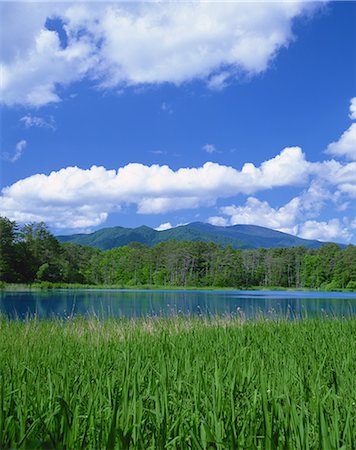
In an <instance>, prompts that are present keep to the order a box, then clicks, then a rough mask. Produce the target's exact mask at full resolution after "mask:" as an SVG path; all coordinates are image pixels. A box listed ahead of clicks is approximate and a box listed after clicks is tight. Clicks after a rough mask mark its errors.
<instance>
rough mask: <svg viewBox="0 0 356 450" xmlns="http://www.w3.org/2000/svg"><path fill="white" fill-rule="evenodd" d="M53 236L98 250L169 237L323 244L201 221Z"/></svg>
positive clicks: (253, 244)
mask: <svg viewBox="0 0 356 450" xmlns="http://www.w3.org/2000/svg"><path fill="white" fill-rule="evenodd" d="M57 238H58V240H59V241H61V242H74V243H77V244H81V245H87V246H90V247H96V248H100V249H102V250H107V249H110V248H114V247H121V246H123V245H127V244H129V243H130V242H140V243H141V244H145V245H148V246H152V245H155V244H158V243H159V242H164V241H169V240H177V241H202V242H215V243H216V244H219V245H224V246H225V245H231V246H232V247H233V248H241V249H248V248H250V249H252V248H278V247H285V248H286V247H296V246H299V245H302V246H304V247H308V248H318V247H320V246H321V245H322V244H323V243H322V242H319V241H314V240H308V239H301V238H298V237H297V236H293V235H291V234H287V233H281V232H280V231H275V230H271V229H269V228H265V227H259V226H256V225H234V226H230V227H218V226H214V225H210V224H207V223H201V222H194V223H190V224H188V225H181V226H179V227H176V228H171V229H169V230H164V231H156V230H154V229H153V228H150V227H146V226H141V227H138V228H124V227H113V228H103V229H101V230H98V231H95V232H94V233H90V234H73V235H70V236H57Z"/></svg>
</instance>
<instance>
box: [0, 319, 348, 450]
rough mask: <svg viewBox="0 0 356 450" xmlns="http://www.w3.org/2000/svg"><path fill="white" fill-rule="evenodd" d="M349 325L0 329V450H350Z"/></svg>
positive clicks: (24, 325)
mask: <svg viewBox="0 0 356 450" xmlns="http://www.w3.org/2000/svg"><path fill="white" fill-rule="evenodd" d="M355 374H356V319H344V320H342V319H330V320H328V319H325V320H310V319H307V320H304V321H294V322H287V321H284V320H281V321H278V320H275V321H267V320H261V321H258V322H252V323H241V321H240V320H238V319H229V318H224V319H210V320H203V319H193V318H190V319H184V318H179V317H177V318H172V319H145V320H136V321H114V320H106V321H102V322H100V321H97V320H95V319H89V320H84V319H74V320H68V321H66V322H60V321H36V320H29V321H27V322H20V321H7V320H4V319H3V320H1V321H0V448H22V449H30V448H56V449H58V448H66V449H87V448H95V449H105V448H107V449H112V448H117V449H129V448H137V449H254V448H261V449H278V448H280V449H286V448H289V449H308V448H312V449H316V448H323V449H352V448H355V446H356V438H355V437H356V376H355Z"/></svg>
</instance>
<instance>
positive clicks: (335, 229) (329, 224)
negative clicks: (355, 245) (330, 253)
mask: <svg viewBox="0 0 356 450" xmlns="http://www.w3.org/2000/svg"><path fill="white" fill-rule="evenodd" d="M299 236H300V237H303V238H305V239H317V240H320V241H334V240H336V241H337V240H341V241H343V242H349V241H350V239H351V237H352V234H351V233H350V231H349V229H348V228H347V227H346V226H344V225H342V223H341V222H340V220H339V219H331V220H329V221H325V222H324V221H322V222H318V221H316V220H308V221H306V222H304V223H303V224H302V225H301V226H300V231H299Z"/></svg>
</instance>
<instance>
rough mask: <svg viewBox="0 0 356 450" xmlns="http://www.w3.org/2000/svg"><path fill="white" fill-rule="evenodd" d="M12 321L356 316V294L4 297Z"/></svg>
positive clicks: (0, 303) (1, 307)
mask: <svg viewBox="0 0 356 450" xmlns="http://www.w3.org/2000/svg"><path fill="white" fill-rule="evenodd" d="M0 314H1V315H3V316H6V317H7V318H10V319H14V318H19V319H25V318H26V317H28V316H36V317H38V318H52V317H57V318H68V317H74V316H92V315H94V316H96V317H99V318H105V317H114V318H120V317H127V318H133V317H145V316H160V315H163V316H171V315H177V314H187V315H225V314H232V315H240V316H243V317H246V318H256V317H260V316H262V315H263V316H267V317H275V316H276V315H277V316H282V317H286V318H290V319H292V318H300V317H316V316H350V315H355V314H356V293H339V292H291V291H233V290H231V291H222V290H221V291H207V290H201V291H199V290H197V291H184V290H175V291H158V290H157V291H154V290H114V289H108V290H103V289H78V290H53V291H39V292H1V293H0Z"/></svg>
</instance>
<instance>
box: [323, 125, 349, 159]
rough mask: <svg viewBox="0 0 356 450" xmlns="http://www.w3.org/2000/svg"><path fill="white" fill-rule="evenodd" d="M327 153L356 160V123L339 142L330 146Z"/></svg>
mask: <svg viewBox="0 0 356 450" xmlns="http://www.w3.org/2000/svg"><path fill="white" fill-rule="evenodd" d="M326 153H329V154H331V155H335V156H344V157H346V158H348V159H351V160H356V123H353V124H352V125H351V126H350V128H348V129H347V130H346V131H345V132H344V133H343V134H342V135H341V137H340V139H339V140H338V141H336V142H332V143H331V144H329V145H328V147H327V149H326Z"/></svg>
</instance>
